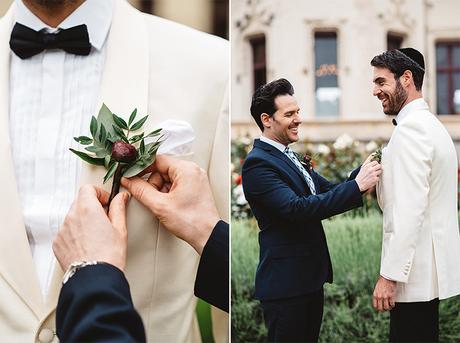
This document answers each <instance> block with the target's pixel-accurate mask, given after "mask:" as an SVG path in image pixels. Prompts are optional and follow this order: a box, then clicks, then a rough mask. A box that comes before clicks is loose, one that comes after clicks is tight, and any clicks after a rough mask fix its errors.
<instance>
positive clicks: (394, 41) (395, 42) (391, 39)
mask: <svg viewBox="0 0 460 343" xmlns="http://www.w3.org/2000/svg"><path fill="white" fill-rule="evenodd" d="M403 40H404V37H403V36H401V35H397V34H394V33H389V34H387V50H393V49H399V48H400V47H401V46H402V42H403Z"/></svg>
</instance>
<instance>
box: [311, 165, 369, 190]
mask: <svg viewBox="0 0 460 343" xmlns="http://www.w3.org/2000/svg"><path fill="white" fill-rule="evenodd" d="M360 170H361V167H358V168H356V169H355V170H353V171H352V172H351V173H350V176H349V177H348V179H347V181H351V180H354V179H355V178H356V175H358V173H359V171H360ZM313 173H314V174H315V176H316V180H317V182H318V184H319V193H324V192H327V191H330V190H331V189H332V188H334V187H335V186H337V185H338V184H337V183H332V182H330V181H329V180H327V179H326V178H324V177H323V176H321V175H320V174H318V173H317V172H315V171H313Z"/></svg>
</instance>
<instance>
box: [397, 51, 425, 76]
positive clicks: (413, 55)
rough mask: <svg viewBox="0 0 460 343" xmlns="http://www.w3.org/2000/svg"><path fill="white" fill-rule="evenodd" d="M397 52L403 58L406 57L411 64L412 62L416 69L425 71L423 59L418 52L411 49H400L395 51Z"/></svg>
mask: <svg viewBox="0 0 460 343" xmlns="http://www.w3.org/2000/svg"><path fill="white" fill-rule="evenodd" d="M397 51H399V52H400V53H402V54H403V55H404V56H405V57H407V58H408V59H410V60H411V61H412V62H414V63H415V64H416V65H417V67H419V68H420V69H422V70H423V71H425V60H424V58H423V55H422V54H421V53H420V51H418V50H415V49H413V48H402V49H397Z"/></svg>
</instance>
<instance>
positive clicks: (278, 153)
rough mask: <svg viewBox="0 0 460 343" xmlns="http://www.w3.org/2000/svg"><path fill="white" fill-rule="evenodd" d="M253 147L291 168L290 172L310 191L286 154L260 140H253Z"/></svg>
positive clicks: (300, 173)
mask: <svg viewBox="0 0 460 343" xmlns="http://www.w3.org/2000/svg"><path fill="white" fill-rule="evenodd" d="M254 147H256V148H260V149H263V150H265V151H267V152H269V153H270V155H272V156H274V157H276V158H278V159H280V160H282V161H284V162H285V163H286V164H287V165H288V166H289V167H290V168H291V170H292V171H294V173H296V174H297V175H298V176H299V177H300V179H301V180H302V182H303V184H305V185H307V187H306V188H307V189H308V191H310V188H309V187H308V184H307V181H306V180H305V177H304V176H303V174H302V172H301V171H300V170H299V168H297V166H296V165H295V164H294V162H292V161H291V159H290V158H289V157H288V156H286V154H284V153H282V152H281V151H279V150H278V149H276V148H275V147H274V146H272V145H270V144H267V143H265V142H262V141H261V140H260V139H255V140H254ZM315 187H316V183H315Z"/></svg>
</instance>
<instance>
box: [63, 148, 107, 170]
mask: <svg viewBox="0 0 460 343" xmlns="http://www.w3.org/2000/svg"><path fill="white" fill-rule="evenodd" d="M69 150H70V151H72V152H73V153H74V154H75V155H77V156H78V157H80V158H81V159H82V160H83V161H85V162H88V163H90V164H94V165H96V166H103V165H104V159H103V158H94V157H92V156H90V155H88V154H85V153H84V152H82V151H78V150H75V149H72V148H70V149H69Z"/></svg>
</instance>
